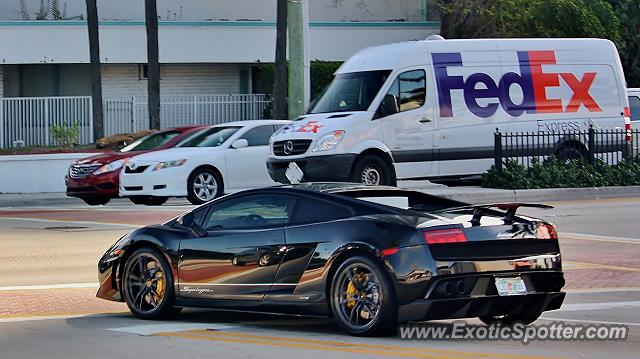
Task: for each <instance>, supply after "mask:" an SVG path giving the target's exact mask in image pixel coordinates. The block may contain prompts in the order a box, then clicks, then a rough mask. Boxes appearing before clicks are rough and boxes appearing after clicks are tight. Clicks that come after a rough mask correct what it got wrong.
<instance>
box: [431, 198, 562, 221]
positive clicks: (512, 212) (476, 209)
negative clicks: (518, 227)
mask: <svg viewBox="0 0 640 359" xmlns="http://www.w3.org/2000/svg"><path fill="white" fill-rule="evenodd" d="M520 207H528V208H540V209H552V208H553V206H548V205H546V204H539V203H520V202H510V203H487V204H472V205H468V206H460V207H451V208H447V209H443V210H439V211H435V212H431V213H432V214H437V213H447V212H456V211H464V210H473V218H472V219H471V225H473V226H479V225H480V219H482V216H484V214H485V213H487V212H493V213H500V214H504V218H503V220H504V223H505V224H513V222H514V219H515V216H516V212H517V211H518V208H520ZM495 209H501V210H503V211H506V212H505V213H501V212H497V211H495Z"/></svg>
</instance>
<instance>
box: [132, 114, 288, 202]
mask: <svg viewBox="0 0 640 359" xmlns="http://www.w3.org/2000/svg"><path fill="white" fill-rule="evenodd" d="M288 123H290V122H289V121H275V120H253V121H238V122H229V123H225V124H221V125H216V126H212V127H209V128H207V129H204V130H202V131H200V132H198V133H196V134H194V135H192V136H191V137H188V138H186V139H185V140H184V141H183V142H182V143H180V144H179V145H178V146H176V147H174V148H170V149H166V150H162V151H156V152H151V153H146V154H142V155H139V156H135V157H132V158H131V159H130V160H129V161H128V162H127V164H126V165H125V167H124V170H123V171H121V173H120V196H121V197H129V198H130V199H131V200H132V201H133V202H134V203H140V204H148V205H160V204H162V203H164V202H165V201H166V200H167V198H169V197H187V199H188V200H189V202H191V203H193V204H201V203H205V202H208V201H210V200H212V199H214V198H216V197H218V196H221V195H222V194H224V193H225V192H227V193H228V192H235V191H239V190H243V189H248V188H254V187H262V186H268V185H272V184H275V182H273V180H272V179H271V177H270V176H269V173H268V172H267V165H266V161H267V156H268V152H269V138H270V137H271V135H272V134H273V133H274V132H275V131H276V130H277V129H278V128H280V127H282V126H283V125H285V124H288Z"/></svg>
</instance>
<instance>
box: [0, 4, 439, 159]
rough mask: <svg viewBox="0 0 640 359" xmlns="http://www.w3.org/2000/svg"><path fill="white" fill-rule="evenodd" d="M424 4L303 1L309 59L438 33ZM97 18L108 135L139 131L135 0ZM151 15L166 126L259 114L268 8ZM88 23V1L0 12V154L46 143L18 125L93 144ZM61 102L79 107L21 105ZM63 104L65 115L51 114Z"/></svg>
mask: <svg viewBox="0 0 640 359" xmlns="http://www.w3.org/2000/svg"><path fill="white" fill-rule="evenodd" d="M432 3H433V1H431V0H310V5H309V17H310V53H311V56H310V57H311V59H318V60H327V61H344V60H345V59H347V58H348V57H349V56H350V55H352V54H353V53H354V52H356V51H357V50H358V49H360V48H362V47H366V46H371V45H377V44H383V43H389V42H397V41H407V40H413V39H424V38H426V37H427V36H429V35H431V34H433V33H436V32H437V31H438V30H439V23H438V22H436V21H433V20H434V19H433V15H434V13H433V11H431V10H432V7H433V6H432ZM98 15H99V18H100V51H101V54H100V57H101V61H102V63H103V74H102V76H103V84H102V86H103V95H104V100H105V128H106V131H107V133H108V134H111V133H114V132H122V131H126V130H131V129H138V128H144V127H145V125H146V121H147V120H146V104H145V101H146V98H145V97H146V91H147V83H146V79H145V76H146V66H145V65H143V64H144V63H146V61H147V57H146V33H145V26H144V1H142V0H139V1H131V0H108V1H106V0H98ZM158 15H159V17H160V27H159V47H160V62H161V64H162V65H161V95H162V96H163V106H162V114H161V116H162V117H163V121H164V122H163V125H167V126H168V125H173V124H177V123H187V122H189V123H192V122H198V121H200V122H216V121H224V120H235V119H244V118H254V117H262V115H263V111H262V110H263V109H264V105H265V103H266V100H265V97H264V96H262V95H261V92H262V89H261V88H260V86H259V84H260V68H261V64H264V63H270V62H273V61H274V55H275V36H276V31H275V18H276V0H206V1H204V0H199V1H196V0H158ZM85 19H86V10H85V0H4V1H2V2H1V3H0V49H2V51H0V81H1V83H0V98H3V99H2V101H1V102H2V103H3V110H2V111H1V113H2V115H1V117H0V121H2V126H0V146H4V147H7V146H11V145H12V144H13V142H14V141H16V140H23V141H25V144H27V145H29V144H38V143H39V142H43V141H44V142H49V143H50V142H51V141H50V140H49V139H47V138H46V137H47V136H46V134H45V133H40V135H39V137H38V136H36V137H34V138H30V135H32V134H31V132H33V125H32V126H31V127H30V129H31V130H32V131H29V129H27V130H25V129H24V128H22V129H20V128H19V127H20V126H23V125H21V123H22V122H25V121H32V123H40V125H39V126H40V127H42V128H43V129H42V130H41V131H40V132H43V131H46V129H45V128H44V127H46V126H49V125H51V124H53V123H61V122H62V121H67V122H74V121H78V122H80V124H81V126H83V141H84V142H90V141H91V140H92V139H91V138H90V135H89V134H90V133H91V132H90V129H89V128H88V127H89V123H90V121H89V119H88V117H90V112H91V111H89V110H88V106H90V101H89V99H88V98H86V96H90V94H91V86H90V72H89V70H90V68H89V45H88V35H87V25H86V21H85ZM229 94H231V95H234V96H225V97H221V96H216V97H214V96H213V95H229ZM203 95H207V97H202V96H203ZM236 95H237V96H236ZM239 95H245V96H239ZM60 96H81V97H82V98H79V99H75V100H74V103H73V104H71V103H69V104H67V102H69V101H71V100H70V99H69V100H65V99H59V98H58V99H51V100H46V101H48V102H43V101H45V100H43V99H38V100H36V99H25V98H32V97H47V98H50V97H60ZM196 96H197V97H196ZM52 101H53V102H52ZM221 102H223V103H226V104H227V105H226V106H227V107H224V106H223V105H220V103H221ZM63 103H64V105H65V106H68V107H69V108H68V109H66V108H65V109H64V110H60V109H58V110H55V111H53V110H52V108H61V106H62V104H63ZM229 103H233V104H234V107H232V108H231V107H229V106H230V105H229ZM45 107H46V108H45ZM85 107H86V108H85ZM52 114H53V115H52ZM47 116H48V117H49V118H48V119H45V117H47ZM230 116H233V117H243V118H228V119H226V118H223V117H230ZM38 121H40V122H38ZM23 127H24V126H23ZM85 127H86V128H85Z"/></svg>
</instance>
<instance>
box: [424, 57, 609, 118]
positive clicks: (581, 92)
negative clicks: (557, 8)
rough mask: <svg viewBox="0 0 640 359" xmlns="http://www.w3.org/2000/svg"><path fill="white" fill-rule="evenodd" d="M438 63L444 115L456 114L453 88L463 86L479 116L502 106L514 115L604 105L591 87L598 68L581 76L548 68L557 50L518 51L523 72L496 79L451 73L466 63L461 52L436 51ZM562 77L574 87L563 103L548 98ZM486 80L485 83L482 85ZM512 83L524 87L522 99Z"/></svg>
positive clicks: (468, 103) (469, 104) (468, 102)
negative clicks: (515, 95)
mask: <svg viewBox="0 0 640 359" xmlns="http://www.w3.org/2000/svg"><path fill="white" fill-rule="evenodd" d="M431 57H432V59H433V64H434V67H435V75H436V81H437V84H438V98H439V100H440V116H442V117H453V109H452V106H451V91H452V90H462V91H463V94H464V102H465V104H466V106H467V108H468V109H469V110H470V111H471V112H472V113H473V114H474V115H476V116H478V117H482V118H487V117H491V116H493V115H494V114H495V113H496V111H497V110H498V106H502V108H503V109H504V111H505V112H507V113H508V114H509V115H511V116H513V117H518V116H520V115H522V114H523V113H525V112H526V113H528V114H529V113H561V112H578V109H579V108H580V106H584V107H585V108H586V109H587V110H589V111H590V112H601V111H602V108H600V106H599V105H598V103H597V102H596V101H595V100H594V99H593V97H591V94H590V93H589V89H590V88H591V85H592V84H593V81H594V80H595V78H596V73H595V72H586V73H584V74H582V76H581V78H578V77H577V76H576V75H575V74H573V73H570V72H565V73H553V72H544V71H543V68H542V65H554V64H556V56H555V53H554V52H553V51H518V61H519V63H520V73H519V74H518V73H515V72H507V73H505V74H504V75H502V78H500V80H499V81H498V83H496V82H495V81H494V79H492V78H491V76H489V75H488V74H485V73H482V72H478V73H474V74H471V75H470V76H468V77H467V78H466V80H465V79H464V78H463V77H462V76H454V75H449V74H448V72H447V68H451V67H456V66H463V65H462V55H461V54H460V53H456V52H453V53H439V54H438V53H436V54H432V55H431ZM560 79H562V81H564V82H565V83H566V84H567V86H569V88H570V89H571V90H572V91H573V95H572V96H571V98H570V99H569V101H568V102H567V103H566V105H565V104H563V101H562V99H556V98H548V97H547V93H546V89H547V88H552V87H559V86H560ZM478 84H482V85H484V86H478ZM511 86H519V87H520V88H521V89H522V94H523V97H522V101H521V102H520V103H514V101H513V100H512V99H511V96H510V95H509V89H510V88H511ZM479 99H495V100H494V101H489V102H488V103H487V104H483V105H480V104H478V100H479Z"/></svg>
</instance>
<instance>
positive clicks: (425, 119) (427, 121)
mask: <svg viewBox="0 0 640 359" xmlns="http://www.w3.org/2000/svg"><path fill="white" fill-rule="evenodd" d="M418 122H420V123H429V122H431V119H430V118H427V117H423V118H422V119H421V120H420V121H418Z"/></svg>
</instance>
